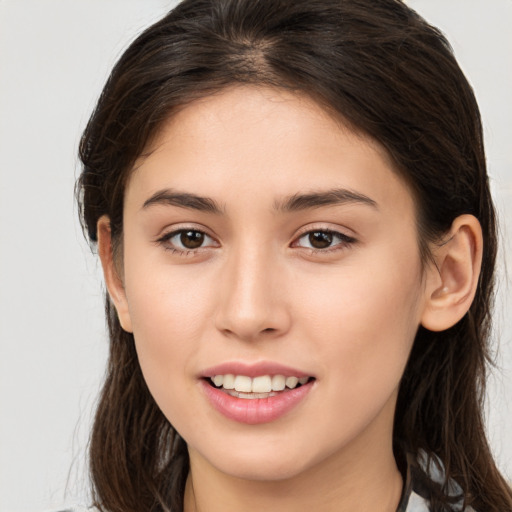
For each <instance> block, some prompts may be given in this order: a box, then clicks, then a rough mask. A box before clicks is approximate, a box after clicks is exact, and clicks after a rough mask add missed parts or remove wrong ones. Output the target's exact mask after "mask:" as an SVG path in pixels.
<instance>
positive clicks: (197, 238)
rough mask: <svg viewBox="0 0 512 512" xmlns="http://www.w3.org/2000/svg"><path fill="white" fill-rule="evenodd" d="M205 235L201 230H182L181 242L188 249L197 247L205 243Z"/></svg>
mask: <svg viewBox="0 0 512 512" xmlns="http://www.w3.org/2000/svg"><path fill="white" fill-rule="evenodd" d="M204 238H205V235H204V233H201V231H194V230H188V231H182V232H181V234H180V242H181V244H182V245H183V247H185V248H186V249H197V248H199V247H201V245H203V243H204Z"/></svg>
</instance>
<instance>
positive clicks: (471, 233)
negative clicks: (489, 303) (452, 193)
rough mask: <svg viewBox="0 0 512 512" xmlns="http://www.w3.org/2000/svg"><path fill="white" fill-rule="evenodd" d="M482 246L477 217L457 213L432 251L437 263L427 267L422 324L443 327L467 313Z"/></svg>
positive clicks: (471, 298)
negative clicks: (439, 243) (441, 241)
mask: <svg viewBox="0 0 512 512" xmlns="http://www.w3.org/2000/svg"><path fill="white" fill-rule="evenodd" d="M482 250H483V238H482V228H481V226H480V223H479V222H478V219H476V217H474V216H473V215H461V216H460V217H457V218H456V219H455V220H454V222H453V224H452V227H451V229H450V232H449V233H447V235H446V238H445V241H444V242H443V243H442V244H441V245H440V246H438V247H437V249H436V250H435V251H434V260H435V262H436V265H435V266H434V265H431V266H430V268H429V269H428V275H427V284H426V304H425V308H424V310H423V314H422V318H421V324H422V325H423V327H425V328H426V329H429V330H430V331H444V330H446V329H449V328H450V327H452V326H453V325H455V324H456V323H457V322H458V321H459V320H460V319H461V318H462V317H463V316H464V315H465V314H466V313H467V311H468V310H469V307H470V306H471V303H472V302H473V298H474V297H475V293H476V289H477V285H478V278H479V276H480V267H481V265H482ZM436 267H437V268H436Z"/></svg>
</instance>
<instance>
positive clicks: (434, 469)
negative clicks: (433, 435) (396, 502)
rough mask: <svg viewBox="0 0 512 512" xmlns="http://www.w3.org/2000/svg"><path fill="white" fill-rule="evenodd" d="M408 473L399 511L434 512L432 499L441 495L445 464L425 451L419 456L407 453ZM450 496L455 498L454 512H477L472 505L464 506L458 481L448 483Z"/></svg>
mask: <svg viewBox="0 0 512 512" xmlns="http://www.w3.org/2000/svg"><path fill="white" fill-rule="evenodd" d="M406 458H407V474H406V478H405V485H404V495H403V499H402V502H401V504H400V506H399V508H398V510H397V512H433V508H432V506H431V500H432V499H433V498H434V496H438V497H439V496H440V493H441V492H442V491H441V484H442V483H443V482H444V480H445V475H444V470H443V464H442V463H441V461H440V460H439V459H437V460H432V459H429V458H428V457H427V456H426V455H425V454H424V453H419V454H418V457H417V458H416V457H414V456H413V455H412V454H407V456H406ZM447 491H448V496H450V497H451V498H452V499H453V502H452V505H451V506H450V510H452V511H453V512H476V511H475V510H474V509H473V508H472V507H469V506H468V507H465V508H464V507H463V497H462V496H463V492H462V489H461V488H460V486H459V485H458V484H457V482H454V481H450V482H449V483H448V489H447Z"/></svg>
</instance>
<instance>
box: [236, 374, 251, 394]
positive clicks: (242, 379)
mask: <svg viewBox="0 0 512 512" xmlns="http://www.w3.org/2000/svg"><path fill="white" fill-rule="evenodd" d="M235 390H236V391H242V392H244V393H250V392H251V391H252V379H251V377H246V376H245V375H237V376H236V377H235Z"/></svg>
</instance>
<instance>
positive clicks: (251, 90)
mask: <svg viewBox="0 0 512 512" xmlns="http://www.w3.org/2000/svg"><path fill="white" fill-rule="evenodd" d="M144 154H145V156H144V157H141V158H139V160H138V161H137V163H136V166H135V170H134V171H133V174H132V177H131V179H130V182H129V184H128V189H129V190H128V191H127V197H128V196H133V191H134V190H135V191H141V190H144V191H145V193H146V194H149V193H155V192H157V191H158V190H159V189H161V188H164V187H170V188H176V187H179V188H183V189H186V190H193V191H194V192H196V193H198V194H201V195H208V196H218V197H220V198H222V199H223V200H224V199H225V200H227V199H229V196H230V194H229V192H230V191H231V192H233V191H234V192H235V194H234V198H236V197H240V195H243V194H244V193H247V194H249V195H251V196H252V197H256V196H258V195H260V199H261V200H265V201H267V200H268V202H272V201H275V200H276V198H277V196H279V194H280V193H282V194H286V195H290V194H294V193H297V192H300V191H301V192H304V191H307V190H312V189H319V188H324V187H327V188H333V187H335V188H339V187H343V188H347V189H363V191H366V192H371V193H372V194H373V195H375V196H376V197H375V200H376V201H378V202H379V201H382V200H384V199H391V200H392V202H393V201H394V202H395V206H397V205H398V203H397V201H398V199H400V201H402V202H404V201H405V202H411V201H412V197H411V194H410V192H409V189H408V187H407V186H406V185H405V183H404V182H403V180H402V178H400V177H399V175H398V173H397V172H396V169H395V167H394V165H393V162H392V159H391V158H390V156H389V155H388V153H387V151H386V150H385V149H384V148H383V147H382V146H381V145H380V144H379V143H377V142H376V141H374V140H372V139H370V138H369V137H366V136H364V135H361V134H360V133H357V132H355V131H354V130H352V129H350V128H349V127H348V126H347V124H346V123H344V121H343V119H342V117H341V116H340V117H335V116H334V115H332V114H330V113H329V112H327V110H326V109H324V108H322V107H321V106H320V105H319V104H318V103H317V102H315V101H313V100H312V99H311V98H309V97H308V96H305V95H300V94H295V93H291V92H288V91H285V90H280V89H274V88H261V87H254V86H238V87H232V88H229V89H226V90H223V91H222V92H220V93H217V94H215V95H211V96H208V97H206V98H203V99H200V100H195V101H194V102H192V103H190V104H188V105H187V106H185V107H183V108H182V109H181V110H179V111H178V112H176V113H175V114H174V115H172V116H171V117H170V118H169V119H168V120H167V122H165V123H164V125H163V126H162V128H161V129H160V131H159V132H158V134H157V135H156V137H155V138H154V139H153V141H152V143H151V145H150V146H149V147H148V149H147V150H146V151H145V152H144ZM397 192H400V193H401V196H403V197H400V198H399V197H398V196H397ZM259 193H261V194H259ZM398 195H400V194H398ZM277 199H278V198H277ZM400 201H399V202H400ZM384 202H386V201H384Z"/></svg>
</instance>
